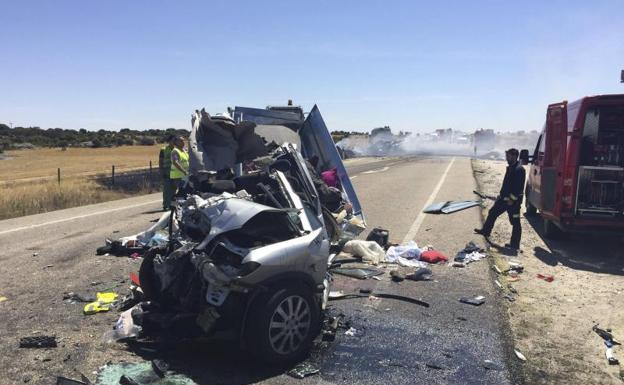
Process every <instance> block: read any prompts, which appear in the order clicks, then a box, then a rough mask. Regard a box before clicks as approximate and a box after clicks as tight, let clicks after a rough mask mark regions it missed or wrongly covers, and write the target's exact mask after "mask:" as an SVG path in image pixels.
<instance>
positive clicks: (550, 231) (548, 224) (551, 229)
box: [544, 218, 561, 239]
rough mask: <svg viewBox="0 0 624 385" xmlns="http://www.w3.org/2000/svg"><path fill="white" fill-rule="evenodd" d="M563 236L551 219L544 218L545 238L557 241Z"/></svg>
mask: <svg viewBox="0 0 624 385" xmlns="http://www.w3.org/2000/svg"><path fill="white" fill-rule="evenodd" d="M560 235H561V230H560V229H559V228H558V227H557V225H555V223H554V222H553V221H551V220H550V219H546V218H544V236H545V237H546V238H550V239H557V238H559V236H560Z"/></svg>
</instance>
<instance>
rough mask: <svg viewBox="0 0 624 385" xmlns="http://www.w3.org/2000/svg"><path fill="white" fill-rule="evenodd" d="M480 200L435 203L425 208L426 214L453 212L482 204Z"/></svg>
mask: <svg viewBox="0 0 624 385" xmlns="http://www.w3.org/2000/svg"><path fill="white" fill-rule="evenodd" d="M480 205H481V202H480V201H471V200H466V201H446V202H439V203H434V204H432V205H430V206H428V207H426V208H425V209H424V210H423V213H426V214H452V213H455V212H457V211H461V210H465V209H468V208H471V207H475V206H480Z"/></svg>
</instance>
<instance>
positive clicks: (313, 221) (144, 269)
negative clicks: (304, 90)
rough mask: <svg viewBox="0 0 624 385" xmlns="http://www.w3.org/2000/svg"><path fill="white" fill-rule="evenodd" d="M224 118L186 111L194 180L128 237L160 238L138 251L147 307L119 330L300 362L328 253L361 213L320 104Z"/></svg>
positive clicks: (315, 318)
mask: <svg viewBox="0 0 624 385" xmlns="http://www.w3.org/2000/svg"><path fill="white" fill-rule="evenodd" d="M229 112H230V114H224V115H222V116H212V117H211V116H210V115H209V114H208V113H206V112H205V111H204V110H202V111H196V112H195V114H194V115H193V119H192V131H191V136H190V140H189V147H190V159H191V166H190V169H191V172H190V177H189V179H188V181H187V183H186V186H185V187H184V188H182V189H181V190H180V191H179V192H178V196H177V198H176V203H175V205H173V206H172V209H171V212H170V213H166V214H165V215H163V217H162V218H161V220H160V221H159V223H157V224H156V225H155V226H153V227H152V228H150V229H149V230H148V231H146V232H144V233H141V234H138V235H137V236H135V237H134V239H135V241H136V240H140V241H141V242H145V243H146V244H149V242H150V239H151V238H152V237H154V236H155V235H156V234H160V235H159V238H158V239H166V242H160V243H159V244H158V245H156V246H154V247H151V248H150V249H149V251H147V252H146V253H145V256H144V260H143V263H142V265H141V268H140V274H139V281H140V286H141V289H142V291H143V294H144V299H145V301H144V302H142V303H140V304H138V305H137V306H135V307H134V308H133V309H131V310H129V311H128V312H129V314H130V315H131V321H130V323H132V325H131V327H130V326H128V325H125V326H124V325H123V322H122V320H123V319H125V320H126V321H127V320H128V317H127V315H126V316H125V317H124V315H122V318H121V319H120V322H118V325H117V328H118V330H117V332H118V333H120V335H121V336H123V335H124V333H128V331H129V330H132V331H133V333H134V332H136V331H137V330H141V332H142V333H145V334H150V333H158V332H162V331H163V330H166V333H168V334H171V333H172V334H178V335H180V336H196V335H217V334H223V335H229V336H230V337H233V338H235V339H237V340H238V341H239V343H240V345H241V346H242V347H243V348H244V349H246V350H248V351H250V352H252V353H253V354H254V355H255V356H257V357H259V358H261V359H262V360H265V361H269V362H286V361H291V360H296V359H298V358H300V357H301V356H302V355H304V354H306V353H307V351H308V349H309V347H310V344H311V342H312V340H313V339H314V337H315V336H316V335H317V334H318V332H319V329H320V324H321V322H320V317H321V315H322V311H323V309H324V307H325V304H326V301H327V298H328V294H329V288H330V284H331V276H330V275H329V273H328V266H329V265H330V264H331V261H332V258H333V255H334V253H335V252H336V251H337V250H339V244H341V243H342V242H344V241H345V240H348V239H350V238H352V237H353V236H355V235H357V234H358V233H359V232H360V231H362V230H363V228H364V226H365V222H364V217H363V215H362V211H361V208H360V204H359V202H358V199H357V197H356V195H355V191H354V189H353V186H352V185H351V182H350V180H349V177H348V175H347V173H346V170H345V168H344V165H343V164H342V161H341V159H340V156H339V154H338V152H337V150H336V148H335V146H334V143H333V141H332V139H331V136H330V134H329V131H328V130H327V127H326V126H325V123H324V122H323V119H322V117H321V115H320V113H319V111H318V108H317V107H316V106H315V107H314V108H313V109H312V111H311V112H310V113H309V114H308V115H307V117H304V113H303V111H302V110H301V109H300V108H299V107H292V106H288V107H277V108H275V107H267V109H255V108H241V107H236V108H234V109H231V110H230V111H229ZM228 115H229V116H228ZM230 116H231V117H230ZM326 170H332V171H333V172H334V174H335V175H336V176H337V178H336V179H335V180H333V181H330V184H333V185H329V184H328V183H326V181H323V179H321V177H320V173H321V172H322V171H326ZM163 232H165V233H166V236H165V235H164V234H163ZM124 328H125V331H124V330H122V329H124ZM135 334H136V333H135Z"/></svg>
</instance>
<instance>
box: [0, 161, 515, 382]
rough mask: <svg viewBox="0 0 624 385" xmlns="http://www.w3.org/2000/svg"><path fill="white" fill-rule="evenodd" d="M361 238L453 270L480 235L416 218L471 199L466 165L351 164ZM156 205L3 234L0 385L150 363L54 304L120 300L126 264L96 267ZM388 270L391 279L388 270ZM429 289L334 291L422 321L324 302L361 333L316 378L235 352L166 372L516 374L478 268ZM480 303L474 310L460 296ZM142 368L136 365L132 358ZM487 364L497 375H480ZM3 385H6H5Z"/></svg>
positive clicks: (202, 356)
mask: <svg viewBox="0 0 624 385" xmlns="http://www.w3.org/2000/svg"><path fill="white" fill-rule="evenodd" d="M347 169H348V170H349V174H350V176H351V179H352V181H353V184H354V186H355V188H356V191H357V192H358V196H359V198H360V201H361V203H362V206H363V208H364V212H365V215H366V218H367V222H368V225H369V228H372V227H383V228H386V229H388V230H390V237H391V241H393V242H397V243H401V242H404V241H407V240H415V241H416V242H417V243H418V244H419V245H427V244H432V245H433V246H434V247H435V248H436V249H438V250H440V251H442V252H443V253H444V254H445V255H447V256H449V257H453V256H454V255H455V253H456V252H457V251H458V250H461V249H462V248H463V246H464V245H465V244H466V242H468V241H470V240H475V241H477V242H481V243H482V240H480V239H478V238H476V237H474V236H473V235H472V229H473V228H474V227H478V226H479V225H480V214H479V208H471V209H468V210H464V211H462V212H458V213H455V214H451V215H443V216H435V215H425V214H422V213H421V211H422V208H423V207H425V206H426V205H428V204H430V203H431V202H436V201H444V200H453V199H470V198H473V194H472V190H473V189H474V188H475V181H474V178H473V176H472V170H471V167H470V160H469V159H466V158H459V157H457V158H422V157H421V158H401V159H397V158H389V159H381V160H379V159H366V160H360V161H356V162H350V163H349V164H348V166H347ZM159 206H160V200H159V195H158V194H152V195H147V196H142V197H136V198H130V199H125V200H122V201H114V202H107V203H102V204H98V205H91V206H86V207H80V208H73V209H68V210H62V211H57V212H51V213H46V214H40V215H34V216H29V217H23V218H16V219H11V220H5V221H1V222H0V244H1V245H2V250H0V296H5V297H7V298H8V300H7V301H4V302H0V314H1V315H2V319H1V320H2V321H3V324H4V325H6V327H5V328H2V329H0V354H2V355H3V356H4V357H10V358H9V359H4V360H2V361H1V362H0V373H3V374H4V376H3V377H4V379H5V380H6V381H8V383H16V384H17V383H24V381H26V380H28V382H30V383H37V384H39V383H43V384H48V383H49V384H54V383H55V377H56V376H57V375H65V376H68V377H74V378H79V377H80V376H79V375H78V374H77V371H80V372H82V373H84V374H87V375H88V376H89V377H91V378H93V377H94V376H93V374H92V372H93V371H94V370H97V368H98V367H100V366H101V365H103V364H105V363H106V362H109V361H114V362H117V361H121V360H125V361H137V360H141V359H143V358H150V357H149V356H146V355H145V354H144V353H141V352H136V351H129V350H128V349H127V348H126V346H125V345H123V344H116V345H106V344H104V343H103V342H101V335H102V334H103V333H104V331H106V330H108V329H110V328H111V326H112V325H113V324H114V322H115V320H116V318H117V314H114V312H110V313H103V314H97V315H94V316H88V317H85V316H82V312H81V306H80V304H68V303H65V302H63V300H62V293H63V292H66V291H75V292H81V293H92V292H95V291H97V290H102V289H105V288H108V287H114V288H115V289H116V290H118V291H120V292H123V291H124V290H125V289H126V288H127V286H128V284H129V279H128V278H127V277H128V273H129V272H132V271H136V270H138V267H139V262H138V261H134V260H132V259H130V258H116V257H113V256H95V252H94V251H95V249H96V248H97V247H98V246H101V245H102V244H103V241H104V239H105V237H107V236H111V237H119V236H122V235H127V234H133V233H136V232H138V231H141V230H143V229H145V228H146V227H147V226H148V225H149V222H150V221H151V220H154V219H156V218H158V216H159V215H160V213H159V212H158V211H157V210H158V207H159ZM388 270H390V269H388ZM432 270H433V273H434V278H435V280H434V281H430V282H412V281H404V282H401V283H394V282H391V281H390V279H389V276H388V274H384V276H383V279H382V281H373V280H371V281H354V280H352V279H349V278H338V279H336V282H335V287H336V288H339V289H343V290H345V291H357V290H359V288H360V287H362V288H363V287H366V288H372V289H373V290H375V291H377V292H390V293H396V294H402V295H406V296H412V297H415V298H420V299H422V300H424V301H427V302H428V303H430V304H431V307H429V308H423V307H419V306H416V305H412V304H408V303H404V302H399V301H395V300H388V299H382V300H377V301H371V300H368V299H351V300H343V301H336V302H332V305H331V307H332V309H331V312H333V313H336V314H337V313H342V314H344V317H345V320H348V321H349V322H350V323H351V325H352V326H353V327H355V328H356V329H357V330H358V331H359V332H358V334H357V335H356V336H353V337H350V336H346V335H344V334H343V332H340V333H339V335H338V338H337V340H336V342H335V343H334V344H332V345H331V346H329V347H327V348H326V349H324V350H322V351H321V352H320V353H319V354H320V356H319V359H318V362H319V363H320V368H321V372H320V374H319V375H316V376H311V377H308V378H306V379H304V380H294V379H292V378H290V377H288V376H286V375H284V374H283V372H284V369H283V368H268V367H266V366H264V365H259V364H257V363H255V362H254V361H253V360H251V358H249V357H248V356H247V355H245V354H242V353H241V352H239V351H238V350H237V349H236V348H235V347H232V346H231V344H227V343H224V342H215V343H210V344H205V343H204V344H198V345H197V346H195V345H189V344H185V345H184V346H178V347H171V350H170V351H168V352H166V358H167V359H169V360H171V361H172V362H173V364H174V366H176V367H177V368H178V369H179V371H181V372H183V373H186V374H188V375H189V376H191V377H192V378H193V379H194V380H195V381H196V382H198V383H200V384H214V383H220V384H221V383H222V384H234V383H236V384H238V383H257V382H260V383H264V384H283V383H295V382H299V383H305V384H334V383H336V384H372V383H384V382H385V383H393V384H447V383H449V384H465V383H469V384H508V383H513V382H514V381H511V380H510V379H513V378H514V377H515V376H516V375H515V374H514V373H516V371H515V369H514V367H513V365H512V366H510V365H509V362H514V361H513V359H510V357H511V354H510V353H511V352H512V350H511V347H510V344H509V337H508V335H507V334H506V332H505V330H507V327H506V325H507V320H506V319H505V318H504V316H503V314H502V311H501V309H502V306H501V302H500V301H501V299H500V298H499V297H498V296H497V295H496V290H495V287H494V284H493V278H492V276H491V273H490V270H489V265H488V262H487V261H479V262H476V263H473V264H471V265H469V266H468V267H467V268H464V269H461V268H452V267H449V266H447V265H435V266H433V267H432ZM476 295H484V296H485V297H486V303H485V304H483V305H482V306H479V307H474V306H470V305H466V304H462V303H459V301H458V299H459V298H460V297H463V296H476ZM36 333H47V334H55V335H56V336H57V337H58V340H59V347H58V348H56V349H49V350H39V349H18V348H17V346H18V339H19V337H22V336H27V335H31V334H36ZM141 356H142V357H141ZM484 360H491V361H493V362H494V363H495V365H496V369H494V370H487V369H485V368H484V367H483V361H484ZM3 382H4V380H3Z"/></svg>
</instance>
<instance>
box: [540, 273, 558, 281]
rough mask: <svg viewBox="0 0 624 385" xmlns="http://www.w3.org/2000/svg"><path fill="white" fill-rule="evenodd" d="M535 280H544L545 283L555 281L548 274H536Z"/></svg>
mask: <svg viewBox="0 0 624 385" xmlns="http://www.w3.org/2000/svg"><path fill="white" fill-rule="evenodd" d="M537 278H539V279H541V280H544V281H546V282H552V281H554V280H555V277H554V276H552V275H549V274H537Z"/></svg>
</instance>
